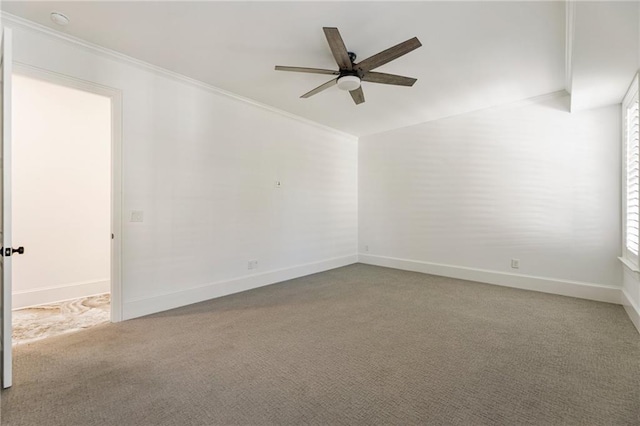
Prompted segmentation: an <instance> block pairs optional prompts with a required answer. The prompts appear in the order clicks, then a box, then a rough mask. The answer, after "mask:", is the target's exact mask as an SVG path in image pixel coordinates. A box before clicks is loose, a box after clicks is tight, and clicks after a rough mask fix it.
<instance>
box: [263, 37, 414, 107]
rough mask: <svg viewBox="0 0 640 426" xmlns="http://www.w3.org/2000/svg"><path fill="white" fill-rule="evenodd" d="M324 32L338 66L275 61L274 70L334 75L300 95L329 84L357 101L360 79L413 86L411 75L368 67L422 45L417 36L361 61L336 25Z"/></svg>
mask: <svg viewBox="0 0 640 426" xmlns="http://www.w3.org/2000/svg"><path fill="white" fill-rule="evenodd" d="M323 31H324V35H325V37H326V38H327V42H328V43H329V48H330V49H331V53H332V54H333V58H334V59H335V60H336V63H337V64H338V70H337V71H334V70H327V69H321V68H305V67H288V66H281V65H276V71H293V72H305V73H311V74H328V75H333V76H337V77H334V78H333V79H331V80H329V81H327V82H326V83H324V84H321V85H320V86H318V87H316V88H315V89H313V90H311V91H309V92H307V93H305V94H304V95H302V96H300V97H301V98H310V97H311V96H313V95H315V94H317V93H320V92H322V91H324V90H326V89H328V88H330V87H333V86H336V85H337V86H338V89H341V90H345V91H348V92H349V93H350V94H351V98H353V101H354V102H355V103H356V105H359V104H361V103H363V102H364V92H363V91H362V86H361V83H362V82H363V81H367V82H370V83H379V84H391V85H394V86H407V87H410V86H413V85H414V83H415V82H416V81H418V80H417V79H415V78H411V77H403V76H401V75H395V74H385V73H381V72H373V71H372V70H373V69H375V68H378V67H380V66H382V65H384V64H386V63H389V62H391V61H393V60H394V59H397V58H399V57H400V56H403V55H406V54H407V53H409V52H411V51H413V50H415V49H417V48H418V47H420V46H422V44H421V43H420V40H418V38H417V37H414V38H412V39H409V40H407V41H404V42H402V43H400V44H397V45H395V46H393V47H390V48H389V49H387V50H383V51H382V52H380V53H377V54H375V55H373V56H371V57H369V58H367V59H365V60H363V61H360V62H358V63H356V62H355V61H356V54H355V53H353V52H349V51H347V48H346V47H345V45H344V41H342V36H340V32H339V31H338V29H337V28H333V27H324V28H323Z"/></svg>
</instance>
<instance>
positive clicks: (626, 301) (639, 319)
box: [622, 289, 640, 333]
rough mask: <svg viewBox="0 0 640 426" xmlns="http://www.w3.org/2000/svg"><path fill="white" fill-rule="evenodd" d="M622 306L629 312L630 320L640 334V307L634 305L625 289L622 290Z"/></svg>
mask: <svg viewBox="0 0 640 426" xmlns="http://www.w3.org/2000/svg"><path fill="white" fill-rule="evenodd" d="M622 306H623V307H624V310H625V311H626V312H627V315H629V319H630V320H631V322H632V323H633V325H635V327H636V329H637V330H638V333H640V307H639V306H638V305H636V304H635V303H633V300H631V297H630V296H629V294H628V293H627V292H626V291H625V289H622Z"/></svg>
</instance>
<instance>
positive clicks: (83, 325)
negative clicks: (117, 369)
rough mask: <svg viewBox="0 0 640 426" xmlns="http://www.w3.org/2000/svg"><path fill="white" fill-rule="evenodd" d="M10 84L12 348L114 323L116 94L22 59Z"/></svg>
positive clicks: (116, 316)
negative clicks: (15, 245)
mask: <svg viewBox="0 0 640 426" xmlns="http://www.w3.org/2000/svg"><path fill="white" fill-rule="evenodd" d="M12 80H13V82H12V110H13V118H12V134H13V135H12V136H13V141H12V194H13V195H12V217H13V224H12V233H13V240H14V241H16V242H18V241H20V243H19V244H20V245H21V246H24V247H25V252H24V254H23V255H22V256H17V257H15V258H14V259H13V268H12V311H13V320H12V323H13V333H12V334H13V344H14V345H15V344H23V343H29V342H33V341H35V340H40V339H43V338H47V337H52V336H56V335H59V334H64V333H68V332H73V331H78V330H82V329H87V328H90V327H93V326H95V325H99V324H103V323H105V322H109V321H112V322H117V321H120V320H121V307H120V287H119V284H120V279H119V250H118V246H119V243H118V244H116V234H117V235H118V236H119V235H120V233H119V232H117V230H119V229H118V228H119V223H120V221H119V215H118V214H114V213H115V212H116V211H119V207H120V202H119V185H118V182H119V164H120V163H119V127H120V126H119V106H120V102H119V101H120V93H119V92H118V91H114V90H113V89H109V88H104V87H102V86H97V85H95V84H92V83H88V82H84V81H80V80H76V79H72V78H69V77H66V76H62V75H59V74H54V73H50V72H47V71H43V70H39V69H35V68H32V67H28V66H20V65H19V64H17V65H16V66H15V69H14V75H13V79H12ZM114 157H115V158H114ZM114 172H115V173H114ZM116 192H117V193H116ZM118 241H119V238H118Z"/></svg>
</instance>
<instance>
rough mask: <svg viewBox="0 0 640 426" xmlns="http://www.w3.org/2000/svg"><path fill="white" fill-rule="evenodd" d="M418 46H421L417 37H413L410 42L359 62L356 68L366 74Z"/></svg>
mask: <svg viewBox="0 0 640 426" xmlns="http://www.w3.org/2000/svg"><path fill="white" fill-rule="evenodd" d="M420 46H422V43H420V40H418V38H417V37H414V38H412V39H410V40H407V41H404V42H402V43H400V44H397V45H395V46H393V47H390V48H388V49H387V50H383V51H382V52H380V53H377V54H375V55H373V56H370V57H368V58H367V59H365V60H364V61H361V62H359V63H358V65H357V66H356V68H357V69H358V70H359V71H363V72H367V71H369V70H372V69H374V68H378V67H379V66H381V65H384V64H386V63H388V62H391V61H393V60H394V59H397V58H399V57H400V56H402V55H406V54H407V53H409V52H411V51H412V50H415V49H417V48H418V47H420Z"/></svg>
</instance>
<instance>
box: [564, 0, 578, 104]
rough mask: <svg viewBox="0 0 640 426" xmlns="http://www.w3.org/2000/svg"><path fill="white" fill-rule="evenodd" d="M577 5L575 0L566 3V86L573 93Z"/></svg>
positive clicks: (568, 91) (567, 0) (568, 0)
mask: <svg viewBox="0 0 640 426" xmlns="http://www.w3.org/2000/svg"><path fill="white" fill-rule="evenodd" d="M575 21H576V5H575V3H574V1H573V0H566V3H565V44H564V45H565V47H564V72H565V74H564V86H565V90H566V91H567V93H569V94H571V87H572V85H573V38H574V34H575Z"/></svg>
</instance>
